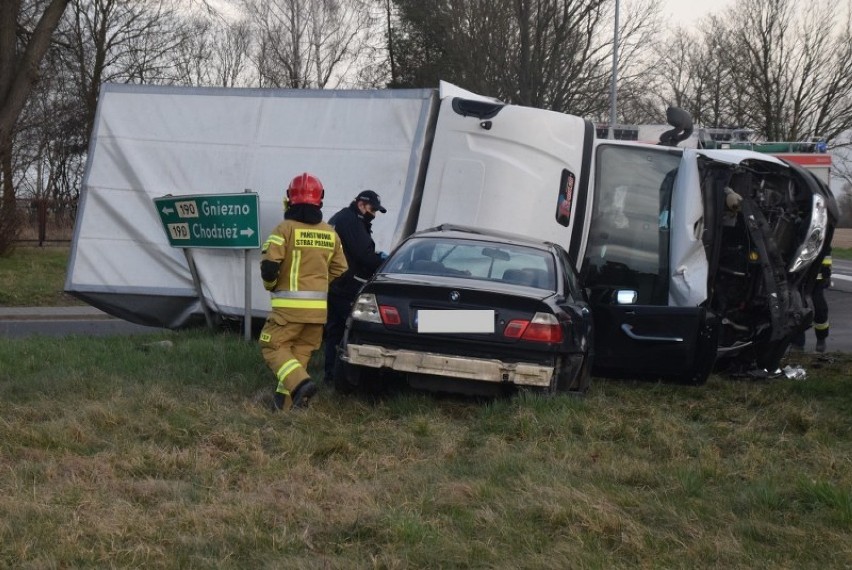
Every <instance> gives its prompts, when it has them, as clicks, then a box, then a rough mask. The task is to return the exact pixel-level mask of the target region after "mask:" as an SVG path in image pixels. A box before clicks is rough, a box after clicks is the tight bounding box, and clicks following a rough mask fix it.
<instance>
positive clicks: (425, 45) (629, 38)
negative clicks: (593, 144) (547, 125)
mask: <svg viewBox="0 0 852 570" xmlns="http://www.w3.org/2000/svg"><path fill="white" fill-rule="evenodd" d="M395 4H396V5H397V8H398V14H399V19H398V20H399V21H398V23H397V29H396V32H395V34H394V36H393V40H394V45H395V46H396V51H397V56H398V57H396V59H395V61H396V62H397V69H396V70H395V73H397V77H398V78H399V81H400V83H401V84H403V85H408V86H416V87H429V86H434V85H435V84H436V83H437V81H438V79H447V80H449V81H452V82H455V83H458V84H459V85H461V86H463V87H465V88H467V89H470V90H473V91H478V92H481V93H486V94H489V95H493V96H496V97H499V98H500V99H503V100H505V101H508V102H512V103H517V104H521V105H529V106H535V107H542V108H546V109H553V110H558V111H565V112H571V113H574V114H578V115H583V116H592V117H603V116H605V115H606V114H607V111H608V109H609V85H610V80H611V77H612V64H611V62H612V50H613V25H612V24H613V16H614V8H615V3H614V2H612V0H570V1H569V0H445V1H444V2H442V3H441V7H440V9H437V8H436V7H435V6H434V5H432V4H429V3H424V2H420V1H418V0H395ZM624 4H625V11H624V13H623V15H622V16H623V19H621V20H620V29H619V36H620V43H621V47H620V58H619V76H620V81H619V84H620V86H619V92H621V90H622V89H624V91H625V95H627V98H628V99H629V98H631V96H632V92H634V91H638V90H635V89H634V88H633V84H634V83H635V81H636V80H637V79H638V78H639V77H640V76H641V75H642V69H643V66H644V65H647V64H648V63H649V62H648V61H647V60H646V61H641V59H642V54H644V52H645V47H646V45H647V44H648V43H649V38H650V37H651V35H653V33H654V32H655V27H654V24H655V17H656V10H657V8H656V4H655V3H654V2H652V1H650V0H633V1H631V2H627V3H624Z"/></svg>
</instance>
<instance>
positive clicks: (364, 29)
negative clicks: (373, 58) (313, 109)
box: [246, 0, 378, 88]
mask: <svg viewBox="0 0 852 570" xmlns="http://www.w3.org/2000/svg"><path fill="white" fill-rule="evenodd" d="M246 12H247V13H248V15H249V19H250V21H251V23H252V26H253V28H254V34H255V37H256V40H257V48H256V52H255V64H256V66H257V71H258V75H259V79H260V84H261V86H263V87H289V88H305V87H312V88H325V87H337V86H340V85H341V84H344V83H345V80H346V77H347V75H348V74H349V73H351V72H352V71H353V69H355V68H356V67H357V66H358V65H359V58H361V57H362V56H363V50H364V48H365V46H368V45H370V42H371V41H372V39H371V35H372V34H371V31H372V30H373V29H374V27H375V24H376V19H377V16H378V15H377V13H376V11H375V9H374V7H373V5H372V2H367V1H364V0H246Z"/></svg>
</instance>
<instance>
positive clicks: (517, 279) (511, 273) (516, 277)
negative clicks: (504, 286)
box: [502, 269, 535, 287]
mask: <svg viewBox="0 0 852 570" xmlns="http://www.w3.org/2000/svg"><path fill="white" fill-rule="evenodd" d="M534 278H535V277H534V276H533V275H532V274H530V273H527V272H526V271H525V270H524V269H507V270H506V271H504V272H503V278H502V280H503V281H504V282H506V283H514V284H516V285H525V286H527V287H532V286H533V279H534Z"/></svg>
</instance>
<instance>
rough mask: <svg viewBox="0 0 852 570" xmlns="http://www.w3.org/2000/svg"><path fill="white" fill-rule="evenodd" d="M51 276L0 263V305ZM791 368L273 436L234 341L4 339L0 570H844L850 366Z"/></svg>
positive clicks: (331, 420)
mask: <svg viewBox="0 0 852 570" xmlns="http://www.w3.org/2000/svg"><path fill="white" fill-rule="evenodd" d="M66 259H67V251H65V252H64V253H63V252H62V251H61V250H43V251H42V250H38V249H36V251H24V248H21V249H20V250H19V251H18V252H16V254H15V256H13V257H11V258H6V259H0V294H2V295H4V296H3V297H0V302H2V303H4V304H6V303H10V302H11V303H20V304H23V305H31V304H37V303H57V302H60V301H61V297H57V295H58V294H59V291H61V284H62V283H63V282H64V266H65V263H66V261H65V260H66ZM33 274H35V275H33ZM43 282H46V283H47V284H44V283H43ZM19 283H22V284H23V285H18V284H19ZM50 283H52V284H53V285H50ZM10 284H11V285H10ZM8 287H11V289H12V290H11V291H9V290H7V288H8ZM36 291H38V293H36ZM16 292H18V293H16ZM785 364H790V365H791V366H798V365H801V366H803V367H804V368H805V369H806V370H807V378H806V379H804V380H793V379H788V378H786V377H785V376H783V375H782V376H780V377H778V378H775V379H771V380H759V381H758V380H746V379H730V378H721V377H717V376H713V377H711V379H710V381H709V382H708V384H707V385H706V386H702V387H697V388H689V387H682V386H675V385H666V384H659V383H642V382H630V381H612V380H605V379H599V378H596V379H595V380H594V382H593V385H592V388H591V389H590V391H589V394H588V395H587V396H586V397H585V398H571V397H567V396H558V397H552V398H547V397H541V396H536V395H532V394H521V395H519V396H518V397H515V398H508V399H500V400H487V401H478V400H471V399H458V398H446V397H432V396H425V395H420V394H412V393H405V392H403V393H400V394H398V395H396V396H393V397H388V398H385V399H383V400H379V401H367V400H364V399H359V398H352V397H348V398H346V397H343V396H340V395H337V394H335V393H334V392H332V391H331V390H329V389H327V388H324V389H323V390H322V391H321V392H320V394H319V397H318V398H317V400H316V401H315V402H314V405H312V407H311V408H310V409H309V410H307V411H305V412H301V413H294V414H273V413H272V412H270V411H269V404H270V398H271V392H272V389H273V385H274V383H273V380H272V376H271V373H270V372H269V371H268V370H267V369H266V367H265V366H264V364H263V361H262V359H261V357H260V354H259V351H258V349H257V346H256V345H255V344H253V343H245V342H243V341H242V340H241V338H240V337H239V336H238V335H230V334H213V333H210V332H208V331H184V332H179V333H177V332H173V333H162V334H157V335H151V336H131V337H112V338H82V337H69V338H63V339H55V338H40V337H35V338H27V339H4V340H3V341H2V342H0V568H104V567H117V568H151V567H153V568H235V569H237V568H239V569H242V568H305V569H314V568H331V569H337V568H339V569H350V568H387V569H407V568H429V569H431V568H497V569H503V568H505V569H515V568H531V569H532V568H535V569H538V568H554V569H563V568H601V569H610V568H684V569H686V568H689V569H693V568H731V569H739V568H743V569H746V568H748V569H751V568H819V569H822V568H849V567H852V541H851V540H850V536H852V357H850V356H849V355H842V354H828V355H816V354H804V355H797V356H796V357H795V359H792V360H790V361H789V362H785ZM310 371H311V372H312V373H313V374H314V375H317V372H318V368H317V363H316V362H314V363H313V364H312V365H311V367H310Z"/></svg>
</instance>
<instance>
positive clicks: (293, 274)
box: [290, 249, 302, 291]
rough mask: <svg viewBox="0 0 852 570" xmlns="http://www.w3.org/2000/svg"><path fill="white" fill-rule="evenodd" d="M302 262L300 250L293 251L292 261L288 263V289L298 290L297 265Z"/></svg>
mask: <svg viewBox="0 0 852 570" xmlns="http://www.w3.org/2000/svg"><path fill="white" fill-rule="evenodd" d="M301 263H302V252H301V251H299V250H298V249H296V250H294V251H293V263H292V264H290V291H298V290H299V265H300V264H301Z"/></svg>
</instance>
